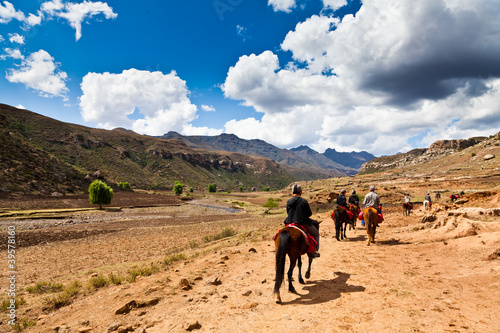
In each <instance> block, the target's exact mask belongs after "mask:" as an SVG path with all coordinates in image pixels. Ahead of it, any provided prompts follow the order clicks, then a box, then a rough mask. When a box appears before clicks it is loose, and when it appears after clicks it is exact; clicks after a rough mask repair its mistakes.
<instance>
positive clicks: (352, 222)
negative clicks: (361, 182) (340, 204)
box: [349, 204, 359, 230]
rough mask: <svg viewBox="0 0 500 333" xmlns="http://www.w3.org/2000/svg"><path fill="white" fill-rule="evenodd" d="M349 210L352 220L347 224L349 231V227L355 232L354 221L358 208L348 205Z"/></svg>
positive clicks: (356, 217)
mask: <svg viewBox="0 0 500 333" xmlns="http://www.w3.org/2000/svg"><path fill="white" fill-rule="evenodd" d="M349 210H350V211H351V213H352V215H353V216H352V219H351V221H350V222H349V230H351V225H352V228H353V229H354V230H356V221H357V220H358V215H359V207H358V206H356V205H355V204H350V205H349Z"/></svg>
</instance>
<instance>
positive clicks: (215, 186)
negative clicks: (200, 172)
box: [208, 183, 217, 193]
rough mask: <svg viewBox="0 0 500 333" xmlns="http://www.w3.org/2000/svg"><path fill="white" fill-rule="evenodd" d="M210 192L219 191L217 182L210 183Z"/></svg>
mask: <svg viewBox="0 0 500 333" xmlns="http://www.w3.org/2000/svg"><path fill="white" fill-rule="evenodd" d="M208 192H210V193H215V192H217V184H216V183H212V184H208Z"/></svg>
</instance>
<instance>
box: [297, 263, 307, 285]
mask: <svg viewBox="0 0 500 333" xmlns="http://www.w3.org/2000/svg"><path fill="white" fill-rule="evenodd" d="M297 260H298V263H297V267H298V268H299V283H300V284H304V283H305V282H304V279H303V278H302V258H301V257H299V259H297Z"/></svg>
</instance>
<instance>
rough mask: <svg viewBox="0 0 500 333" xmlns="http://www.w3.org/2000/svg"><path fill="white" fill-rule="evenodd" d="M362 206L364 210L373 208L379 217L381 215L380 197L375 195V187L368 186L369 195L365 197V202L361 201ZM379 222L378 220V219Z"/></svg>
mask: <svg viewBox="0 0 500 333" xmlns="http://www.w3.org/2000/svg"><path fill="white" fill-rule="evenodd" d="M363 205H364V206H365V209H366V208H368V207H373V208H375V209H376V210H377V212H378V214H379V216H381V215H382V206H381V205H380V197H379V196H378V194H377V193H375V186H370V193H368V194H367V195H366V196H365V200H364V201H363ZM379 222H381V221H380V218H379Z"/></svg>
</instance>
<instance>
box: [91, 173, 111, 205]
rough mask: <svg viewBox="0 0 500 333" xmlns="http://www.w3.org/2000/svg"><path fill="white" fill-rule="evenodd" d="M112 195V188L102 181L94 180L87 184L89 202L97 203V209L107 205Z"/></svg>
mask: <svg viewBox="0 0 500 333" xmlns="http://www.w3.org/2000/svg"><path fill="white" fill-rule="evenodd" d="M113 195H114V193H113V189H112V188H111V187H109V186H108V185H106V183H104V182H103V181H100V180H94V181H93V182H92V183H91V184H90V186H89V199H90V204H91V205H99V209H102V205H109V204H110V203H111V198H113Z"/></svg>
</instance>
